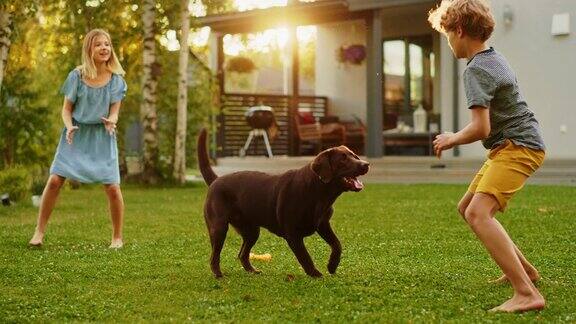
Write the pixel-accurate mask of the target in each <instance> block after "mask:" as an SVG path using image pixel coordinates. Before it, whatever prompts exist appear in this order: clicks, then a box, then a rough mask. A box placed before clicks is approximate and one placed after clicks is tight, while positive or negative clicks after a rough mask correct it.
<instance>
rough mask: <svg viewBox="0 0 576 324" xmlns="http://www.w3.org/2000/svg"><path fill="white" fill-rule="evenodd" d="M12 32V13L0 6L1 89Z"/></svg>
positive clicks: (0, 87)
mask: <svg viewBox="0 0 576 324" xmlns="http://www.w3.org/2000/svg"><path fill="white" fill-rule="evenodd" d="M11 34H12V14H11V13H10V12H9V11H8V10H5V8H0V90H1V89H2V81H3V80H4V71H5V70H6V63H7V61H8V51H9V50H10V44H11V43H10V35H11Z"/></svg>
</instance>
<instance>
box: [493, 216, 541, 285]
mask: <svg viewBox="0 0 576 324" xmlns="http://www.w3.org/2000/svg"><path fill="white" fill-rule="evenodd" d="M494 221H496V223H497V224H498V225H499V226H500V227H502V224H500V222H499V221H498V220H497V219H496V218H494ZM502 230H504V228H503V227H502ZM514 251H515V252H516V255H517V256H518V258H519V259H520V262H521V263H522V267H523V268H524V271H526V273H527V274H528V277H529V278H530V280H532V282H536V281H538V280H540V274H539V273H538V270H537V269H536V267H534V266H533V265H532V264H531V263H530V262H528V260H526V258H525V257H524V255H523V254H522V251H520V249H519V248H518V247H517V246H516V244H514ZM490 282H491V283H503V282H508V277H506V275H502V276H501V277H500V278H498V279H494V280H491V281H490Z"/></svg>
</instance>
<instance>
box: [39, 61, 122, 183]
mask: <svg viewBox="0 0 576 324" xmlns="http://www.w3.org/2000/svg"><path fill="white" fill-rule="evenodd" d="M126 89H127V86H126V82H125V81H124V79H123V78H122V77H121V76H120V75H118V74H112V78H111V79H110V81H109V82H108V83H107V84H106V85H104V86H101V87H91V86H89V85H87V84H86V83H84V81H82V78H81V76H80V71H79V70H77V69H74V70H72V72H70V73H69V74H68V78H66V81H65V82H64V84H63V85H62V88H61V90H60V92H61V93H62V94H63V95H64V96H66V98H67V99H68V100H70V101H71V102H72V103H73V104H74V110H73V112H72V123H73V125H75V126H78V129H77V130H76V131H75V133H74V137H73V139H72V144H68V143H67V142H66V127H64V129H63V130H62V134H61V136H60V142H59V143H58V148H57V149H56V154H55V156H54V161H53V162H52V166H51V167H50V174H57V175H59V176H62V177H65V178H69V179H73V180H76V181H79V182H83V183H94V182H96V183H104V184H119V183H120V168H119V165H118V146H117V144H116V135H110V134H109V133H108V132H107V131H106V128H105V127H104V123H103V122H102V120H101V118H102V117H108V113H109V109H110V105H112V104H113V103H116V102H118V101H121V100H122V98H124V95H125V93H126Z"/></svg>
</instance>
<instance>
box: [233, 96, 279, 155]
mask: <svg viewBox="0 0 576 324" xmlns="http://www.w3.org/2000/svg"><path fill="white" fill-rule="evenodd" d="M244 116H245V118H246V123H248V126H250V128H251V130H250V132H249V133H248V139H246V143H245V144H244V147H243V148H241V149H240V156H241V157H244V156H246V150H248V147H250V143H251V142H252V139H253V138H254V136H262V137H263V138H264V144H265V145H266V151H267V152H268V157H272V148H271V147H270V141H269V139H268V133H267V131H268V129H270V128H271V127H273V126H274V124H275V122H276V119H275V117H274V111H273V110H272V107H269V106H263V105H260V106H254V107H250V108H249V109H248V111H246V113H245V114H244Z"/></svg>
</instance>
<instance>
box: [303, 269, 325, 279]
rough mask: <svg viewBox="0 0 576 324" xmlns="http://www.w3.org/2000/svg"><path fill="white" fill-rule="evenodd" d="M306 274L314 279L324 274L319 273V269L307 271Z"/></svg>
mask: <svg viewBox="0 0 576 324" xmlns="http://www.w3.org/2000/svg"><path fill="white" fill-rule="evenodd" d="M306 274H307V275H309V276H310V277H312V278H320V277H322V272H320V271H318V270H317V269H313V270H312V271H307V272H306Z"/></svg>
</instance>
